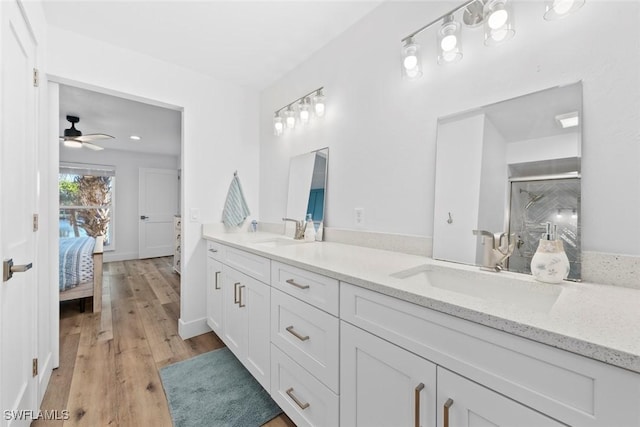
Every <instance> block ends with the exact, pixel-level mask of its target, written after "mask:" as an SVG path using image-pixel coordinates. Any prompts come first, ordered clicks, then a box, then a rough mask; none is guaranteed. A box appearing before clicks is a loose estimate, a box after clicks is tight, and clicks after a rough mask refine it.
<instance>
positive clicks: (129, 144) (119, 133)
mask: <svg viewBox="0 0 640 427" xmlns="http://www.w3.org/2000/svg"><path fill="white" fill-rule="evenodd" d="M67 115H71V116H77V117H79V118H80V122H79V123H77V124H76V129H78V130H80V131H81V132H82V134H83V135H87V134H90V133H106V134H107V135H111V136H113V137H115V139H108V140H101V141H95V142H93V144H96V145H99V146H101V147H104V148H105V149H110V150H125V151H137V152H141V153H158V154H169V155H174V156H178V155H180V142H181V132H182V127H181V123H182V113H181V112H180V111H176V110H170V109H168V108H162V107H157V106H155V105H149V104H144V103H142V102H137V101H132V100H129V99H124V98H119V97H116V96H111V95H106V94H103V93H98V92H93V91H90V90H85V89H80V88H77V87H72V86H66V85H60V135H63V134H64V130H65V129H68V128H69V127H71V123H69V122H68V121H67V119H66V116H67ZM131 135H137V136H139V137H140V138H141V139H140V140H139V141H134V140H131V139H130V138H129V137H130V136H131ZM82 149H83V150H85V148H82Z"/></svg>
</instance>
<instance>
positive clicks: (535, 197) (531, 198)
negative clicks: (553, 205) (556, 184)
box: [520, 188, 544, 210]
mask: <svg viewBox="0 0 640 427" xmlns="http://www.w3.org/2000/svg"><path fill="white" fill-rule="evenodd" d="M520 193H527V195H528V196H529V201H528V202H527V204H526V205H525V207H524V209H525V210H527V209H529V208H530V207H531V205H533V204H534V203H535V202H537V201H538V200H540V199H542V198H543V197H544V193H540V194H533V193H532V192H530V191H527V190H524V189H522V188H521V189H520Z"/></svg>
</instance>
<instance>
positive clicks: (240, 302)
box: [238, 285, 246, 307]
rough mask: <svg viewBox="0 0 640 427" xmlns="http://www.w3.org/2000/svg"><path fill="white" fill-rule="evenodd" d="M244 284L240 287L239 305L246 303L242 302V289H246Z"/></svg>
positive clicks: (242, 305)
mask: <svg viewBox="0 0 640 427" xmlns="http://www.w3.org/2000/svg"><path fill="white" fill-rule="evenodd" d="M244 287H245V286H244V285H242V286H240V287H239V288H238V307H244V306H246V304H243V303H242V289H244Z"/></svg>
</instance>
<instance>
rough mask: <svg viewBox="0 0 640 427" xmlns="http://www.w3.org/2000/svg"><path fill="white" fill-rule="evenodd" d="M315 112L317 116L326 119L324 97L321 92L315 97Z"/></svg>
mask: <svg viewBox="0 0 640 427" xmlns="http://www.w3.org/2000/svg"><path fill="white" fill-rule="evenodd" d="M313 110H314V111H315V112H316V116H318V117H324V110H325V104H324V95H323V93H322V91H321V90H319V91H318V92H316V95H315V96H314V97H313Z"/></svg>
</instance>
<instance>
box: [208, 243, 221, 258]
mask: <svg viewBox="0 0 640 427" xmlns="http://www.w3.org/2000/svg"><path fill="white" fill-rule="evenodd" d="M224 248H225V246H224V245H221V244H220V243H218V242H212V241H211V240H207V256H208V257H209V258H213V259H215V260H217V261H222V260H223V258H224Z"/></svg>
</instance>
